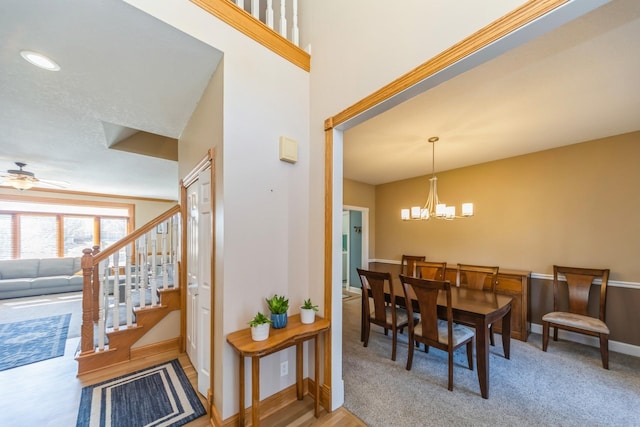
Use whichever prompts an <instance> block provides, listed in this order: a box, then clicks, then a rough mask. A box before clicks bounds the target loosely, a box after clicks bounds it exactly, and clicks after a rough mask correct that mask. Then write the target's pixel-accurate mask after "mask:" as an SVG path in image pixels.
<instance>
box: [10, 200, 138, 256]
mask: <svg viewBox="0 0 640 427" xmlns="http://www.w3.org/2000/svg"><path fill="white" fill-rule="evenodd" d="M132 217H133V205H128V204H120V203H99V202H96V203H95V204H92V202H85V201H75V203H74V201H71V200H61V199H60V200H59V199H42V200H39V199H35V198H33V197H26V198H21V197H19V196H6V195H3V196H0V259H12V258H53V257H78V256H82V250H83V249H85V248H91V247H93V246H94V245H100V249H105V248H107V247H108V246H110V245H112V244H113V243H115V242H117V241H118V240H120V239H122V238H123V237H125V236H126V235H127V233H129V232H130V230H131V222H132V221H131V218H132Z"/></svg>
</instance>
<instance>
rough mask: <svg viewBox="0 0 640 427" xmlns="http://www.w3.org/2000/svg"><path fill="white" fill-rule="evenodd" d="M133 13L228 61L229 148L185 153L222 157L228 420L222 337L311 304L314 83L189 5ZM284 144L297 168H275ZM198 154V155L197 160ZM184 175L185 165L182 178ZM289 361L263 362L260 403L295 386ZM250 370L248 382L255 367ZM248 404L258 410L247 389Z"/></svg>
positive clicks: (154, 5) (221, 316)
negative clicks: (275, 309) (293, 145)
mask: <svg viewBox="0 0 640 427" xmlns="http://www.w3.org/2000/svg"><path fill="white" fill-rule="evenodd" d="M129 3H131V4H132V5H134V6H136V7H138V8H140V9H142V10H144V11H146V12H148V13H150V14H152V15H154V16H156V17H157V18H159V19H161V20H163V21H165V22H167V23H169V24H170V25H173V26H175V27H177V28H178V29H181V30H183V31H185V32H188V33H190V34H191V35H194V36H195V37H197V38H199V39H200V40H202V41H204V42H205V43H208V44H210V45H211V46H214V47H216V48H217V49H219V50H220V51H222V52H223V53H224V58H223V61H222V63H221V67H222V70H221V71H222V74H220V75H219V73H220V71H217V72H216V77H214V80H215V79H216V78H223V80H224V84H223V87H224V88H223V105H224V107H223V111H222V135H223V136H222V141H217V140H216V136H215V135H212V137H211V143H210V144H207V143H206V142H203V141H204V140H203V139H202V138H197V141H196V142H193V143H195V144H197V147H194V146H192V147H190V148H189V149H188V150H187V151H188V152H189V153H190V154H189V155H188V157H189V158H190V160H189V161H190V162H192V161H193V159H195V158H202V157H203V156H204V155H205V154H206V150H207V149H208V148H210V147H213V146H216V156H221V157H222V159H221V160H220V159H218V161H217V162H216V165H217V166H218V170H217V173H218V179H219V180H220V181H219V182H217V184H216V190H217V191H218V194H217V200H218V208H219V209H220V208H222V206H223V207H224V210H223V212H222V213H221V212H217V213H216V220H217V221H221V222H222V224H223V225H222V227H223V230H222V232H221V233H220V234H221V235H222V238H223V239H224V240H223V249H222V250H219V248H217V253H216V259H217V260H216V269H217V274H216V281H217V283H216V284H215V286H216V298H217V300H216V313H215V321H216V333H217V332H218V331H220V332H221V333H218V334H217V336H216V343H215V345H216V347H217V348H218V349H219V348H220V347H222V348H223V350H222V351H221V352H220V353H218V350H216V356H218V354H220V355H221V357H217V358H216V365H217V367H218V366H224V368H223V369H220V370H218V369H217V367H216V368H214V369H215V371H214V372H216V373H218V372H220V375H218V376H222V378H221V379H220V378H216V380H215V383H214V400H215V404H216V407H217V408H218V410H219V411H220V412H221V413H220V415H221V417H222V418H223V419H226V418H228V417H230V416H231V415H233V414H235V413H237V412H238V407H237V387H238V379H237V372H238V367H237V363H238V361H237V355H236V354H235V353H234V352H233V350H232V349H231V347H230V346H229V345H228V344H226V341H225V336H226V335H227V334H228V333H230V332H233V331H235V330H237V329H241V328H245V327H247V322H248V321H249V319H250V318H251V317H252V316H253V315H254V314H255V312H257V311H258V310H260V311H263V312H264V311H265V310H266V304H265V301H264V299H265V298H266V297H270V296H271V295H272V294H273V293H278V294H285V295H287V296H288V297H289V299H290V302H291V309H290V313H296V312H297V311H298V306H299V305H300V303H302V300H303V299H304V298H306V297H307V294H308V283H307V280H306V278H307V271H308V264H309V261H308V251H307V247H308V241H307V236H308V230H309V228H310V225H309V222H308V206H309V195H308V191H307V190H308V187H307V183H308V181H309V176H308V174H309V137H308V134H309V127H310V126H309V111H308V106H309V74H308V73H307V72H305V71H303V70H301V69H300V68H298V67H296V66H294V65H292V64H291V63H289V62H288V61H286V60H285V59H282V58H280V57H278V56H276V55H274V54H273V53H271V52H270V51H269V50H267V49H266V48H264V47H263V46H261V45H259V44H257V43H256V42H254V41H252V40H251V39H249V38H247V37H246V36H244V35H242V34H240V33H238V32H237V31H236V30H233V29H232V28H231V27H229V26H227V25H226V24H223V23H221V22H220V21H218V20H217V19H216V18H214V17H212V16H211V15H209V14H208V13H206V12H204V11H202V10H201V9H200V8H198V7H197V6H195V5H193V4H192V3H189V2H185V1H183V0H168V1H164V2H156V1H153V0H131V1H129ZM159 3H161V4H159ZM221 76H223V77H221ZM214 86H217V84H216V83H215V81H214ZM212 114H215V113H212ZM211 119H212V120H213V121H218V120H220V118H219V117H214V116H212V118H211ZM281 135H284V136H288V137H290V138H294V139H295V140H297V141H298V143H299V147H298V152H299V161H298V163H297V164H295V165H292V164H288V163H284V162H281V161H280V160H279V159H278V139H279V137H280V136H281ZM186 139H187V140H189V138H186ZM189 141H190V140H189ZM182 142H184V141H181V143H182ZM187 143H189V142H188V141H187ZM207 145H208V146H207ZM198 148H200V149H201V154H200V156H199V157H196V154H194V152H197V151H198ZM185 150H186V149H185ZM185 152H186V151H185ZM181 154H182V149H181ZM184 170H185V167H183V164H182V159H181V166H180V171H181V174H182V173H184ZM319 196H320V195H319ZM217 226H218V224H217ZM219 237H220V236H219ZM220 272H222V273H221V274H220ZM218 328H219V329H218ZM283 357H284V358H288V360H289V361H292V362H293V361H294V360H295V359H294V357H295V351H294V350H293V349H292V350H290V351H285V352H281V353H278V354H276V355H273V356H270V357H267V358H265V359H263V361H262V364H261V365H262V376H261V386H262V387H261V397H262V398H265V397H267V396H269V395H271V394H273V393H275V392H277V391H279V390H281V389H283V388H284V387H287V386H289V385H291V384H293V382H294V373H295V371H294V370H293V369H290V373H291V374H290V375H289V376H287V377H284V378H281V377H280V376H279V372H280V369H279V368H280V359H281V358H283ZM292 366H293V364H292ZM246 368H247V378H251V375H250V372H249V371H248V369H249V363H247V364H246ZM246 401H247V404H250V402H251V399H250V395H249V388H248V387H247V396H246Z"/></svg>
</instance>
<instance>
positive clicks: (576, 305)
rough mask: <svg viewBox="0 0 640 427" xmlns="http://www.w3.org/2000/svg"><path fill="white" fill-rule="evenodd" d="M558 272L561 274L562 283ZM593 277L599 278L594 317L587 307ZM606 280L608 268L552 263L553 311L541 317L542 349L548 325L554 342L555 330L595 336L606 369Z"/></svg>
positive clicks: (607, 340)
mask: <svg viewBox="0 0 640 427" xmlns="http://www.w3.org/2000/svg"><path fill="white" fill-rule="evenodd" d="M560 275H563V276H564V277H565V282H566V286H564V285H565V283H563V282H561V281H560ZM596 279H600V280H601V284H600V298H599V303H598V306H599V310H598V317H595V316H591V315H589V312H588V309H587V306H588V302H589V293H590V292H589V291H590V290H591V285H592V284H593V282H594V281H595V280H596ZM608 282H609V269H597V268H579V267H561V266H558V265H554V266H553V312H551V313H547V314H545V315H544V316H542V351H547V344H548V343H549V328H551V327H553V340H554V341H558V329H564V330H567V331H572V332H578V333H581V334H586V335H591V336H595V337H598V338H599V339H600V356H601V358H602V367H603V368H604V369H609V327H608V326H607V324H606V323H605V314H606V313H605V310H606V304H607V284H608ZM561 285H563V286H561ZM560 288H562V291H561V289H560ZM561 294H562V295H565V298H563V297H562V296H561ZM561 301H564V302H565V304H562V305H563V306H564V305H566V306H567V307H566V309H565V310H561V308H560V306H561Z"/></svg>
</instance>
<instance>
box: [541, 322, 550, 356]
mask: <svg viewBox="0 0 640 427" xmlns="http://www.w3.org/2000/svg"><path fill="white" fill-rule="evenodd" d="M547 344H549V322H542V351H547Z"/></svg>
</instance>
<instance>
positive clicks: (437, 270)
mask: <svg viewBox="0 0 640 427" xmlns="http://www.w3.org/2000/svg"><path fill="white" fill-rule="evenodd" d="M446 273H447V263H446V262H435V261H416V262H414V264H413V271H412V273H411V275H412V276H413V277H418V278H420V279H429V280H444V279H445V275H446Z"/></svg>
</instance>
